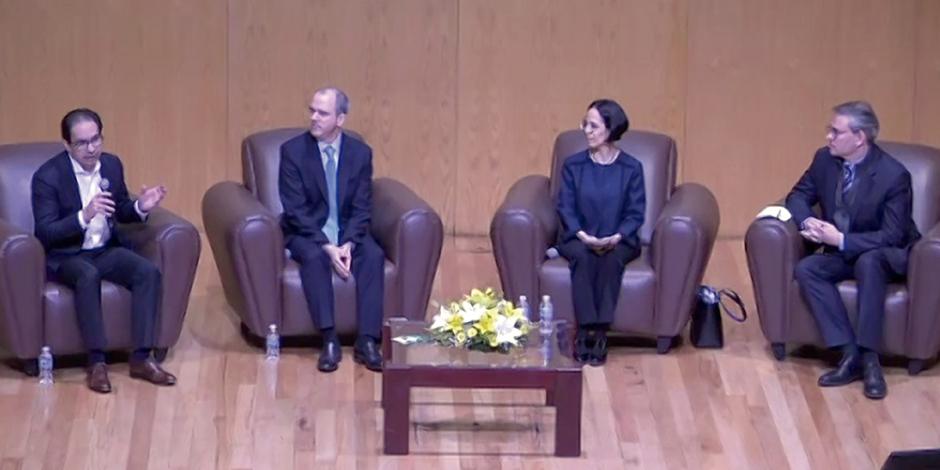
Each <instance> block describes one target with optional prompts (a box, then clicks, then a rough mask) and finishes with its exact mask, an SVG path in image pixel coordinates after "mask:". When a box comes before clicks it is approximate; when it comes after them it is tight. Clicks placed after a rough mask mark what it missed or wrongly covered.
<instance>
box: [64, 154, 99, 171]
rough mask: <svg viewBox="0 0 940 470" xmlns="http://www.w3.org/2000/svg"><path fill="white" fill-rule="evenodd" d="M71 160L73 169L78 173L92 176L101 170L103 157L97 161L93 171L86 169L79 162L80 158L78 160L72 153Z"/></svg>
mask: <svg viewBox="0 0 940 470" xmlns="http://www.w3.org/2000/svg"><path fill="white" fill-rule="evenodd" d="M69 161H71V162H72V171H74V172H75V174H76V175H82V176H92V175H94V174H96V173H98V172H100V171H101V159H98V161H97V162H95V168H94V169H93V170H91V171H85V169H84V168H82V165H81V164H80V163H78V160H76V159H75V157H73V156H72V154H71V153H69Z"/></svg>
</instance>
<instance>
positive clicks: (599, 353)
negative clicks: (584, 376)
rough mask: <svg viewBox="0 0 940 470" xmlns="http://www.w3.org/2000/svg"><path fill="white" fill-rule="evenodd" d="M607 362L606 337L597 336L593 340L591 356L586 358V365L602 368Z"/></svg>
mask: <svg viewBox="0 0 940 470" xmlns="http://www.w3.org/2000/svg"><path fill="white" fill-rule="evenodd" d="M606 362H607V336H598V337H597V338H596V339H595V340H594V347H592V348H591V354H590V357H589V358H588V364H591V365H592V366H595V367H597V366H602V365H604V363H606Z"/></svg>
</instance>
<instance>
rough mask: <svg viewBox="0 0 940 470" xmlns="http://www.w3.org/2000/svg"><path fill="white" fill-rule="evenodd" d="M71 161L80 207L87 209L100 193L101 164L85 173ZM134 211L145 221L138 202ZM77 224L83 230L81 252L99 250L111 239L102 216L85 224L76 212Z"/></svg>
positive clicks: (104, 217)
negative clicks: (83, 237) (83, 236)
mask: <svg viewBox="0 0 940 470" xmlns="http://www.w3.org/2000/svg"><path fill="white" fill-rule="evenodd" d="M69 160H71V161H72V171H73V172H75V180H76V181H77V182H78V192H79V194H80V195H81V198H82V207H83V208H84V207H87V206H88V203H90V202H91V199H92V198H94V197H95V196H97V195H98V193H100V192H101V162H100V161H99V162H97V163H95V168H94V169H92V170H91V171H86V170H85V169H84V168H82V166H81V165H79V163H78V162H77V161H76V160H75V159H74V158H72V156H71V155H69ZM134 210H136V211H137V214H139V215H140V218H141V219H143V220H147V213H146V212H143V211H141V210H140V206H139V201H134ZM77 216H78V224H79V225H81V227H82V229H83V230H85V239H84V241H83V242H82V249H83V250H92V249H95V248H100V247H102V246H105V244H107V243H108V240H110V239H111V228H110V227H109V226H108V218H107V217H106V216H105V215H104V214H95V216H94V217H92V218H91V222H88V223H87V224H86V223H85V217H83V216H82V211H81V210H79V211H78V215H77Z"/></svg>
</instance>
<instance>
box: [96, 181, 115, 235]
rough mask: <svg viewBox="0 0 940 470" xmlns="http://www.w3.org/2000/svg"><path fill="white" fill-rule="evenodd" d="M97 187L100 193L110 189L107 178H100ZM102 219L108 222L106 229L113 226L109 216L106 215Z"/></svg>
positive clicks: (109, 182)
mask: <svg viewBox="0 0 940 470" xmlns="http://www.w3.org/2000/svg"><path fill="white" fill-rule="evenodd" d="M98 187H99V188H101V191H102V192H106V191H107V190H108V189H110V188H111V181H109V180H108V179H107V178H101V181H99V182H98ZM104 217H105V220H107V221H108V227H112V226H114V220H112V219H111V216H110V215H106V216H104Z"/></svg>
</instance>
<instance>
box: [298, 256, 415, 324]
mask: <svg viewBox="0 0 940 470" xmlns="http://www.w3.org/2000/svg"><path fill="white" fill-rule="evenodd" d="M397 282H398V269H397V268H396V267H395V265H394V264H392V262H391V261H389V260H387V259H386V260H385V286H384V299H383V300H384V302H383V304H384V306H385V311H384V312H383V316H384V317H385V318H390V317H393V316H397V315H403V313H402V312H394V311H392V310H393V309H394V306H395V305H401V304H400V302H399V300H398V299H397V298H396V297H395V296H396V295H397V293H398V289H397V288H396V286H397ZM281 289H282V290H281V295H282V298H283V299H284V304H283V306H282V308H283V309H284V312H283V313H284V316H283V319H282V321H283V324H282V326H281V334H283V335H287V336H293V335H312V334H315V333H316V332H317V331H316V329H315V328H314V327H313V320H311V319H310V310H309V308H308V306H307V299H306V297H304V290H303V286H302V283H301V281H300V265H299V264H298V263H297V262H296V261H294V260H292V259H288V260H287V261H286V262H285V264H284V275H283V276H282V277H281ZM333 293H334V296H335V297H334V299H333V305H334V306H335V308H336V311H335V312H334V317H333V318H334V319H335V321H336V332H337V333H339V334H355V333H356V325H357V321H356V280H355V277H354V276H353V277H350V279H349V280H348V281H343V280H342V279H340V278H339V276H337V275H335V274H334V275H333Z"/></svg>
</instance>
